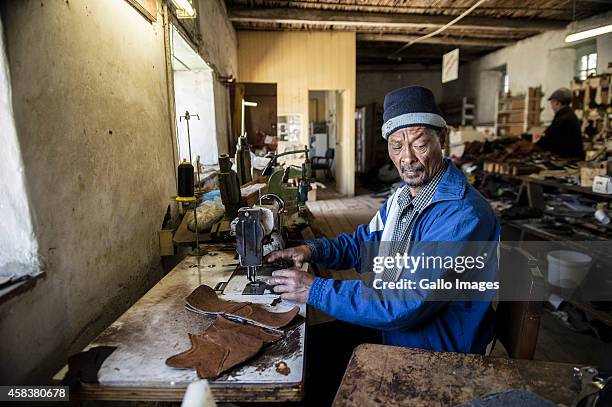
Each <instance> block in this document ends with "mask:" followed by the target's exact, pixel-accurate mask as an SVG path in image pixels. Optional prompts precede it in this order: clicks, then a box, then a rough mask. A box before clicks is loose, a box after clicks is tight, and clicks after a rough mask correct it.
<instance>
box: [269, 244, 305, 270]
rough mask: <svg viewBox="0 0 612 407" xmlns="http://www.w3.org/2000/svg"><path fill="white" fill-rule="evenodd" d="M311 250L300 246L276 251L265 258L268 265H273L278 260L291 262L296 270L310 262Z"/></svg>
mask: <svg viewBox="0 0 612 407" xmlns="http://www.w3.org/2000/svg"><path fill="white" fill-rule="evenodd" d="M311 256H312V249H311V248H310V246H308V245H305V244H303V245H300V246H297V247H292V248H290V249H285V250H277V251H275V252H272V253H270V254H269V255H267V256H266V259H265V260H266V261H267V262H268V263H273V262H275V261H278V260H292V261H293V265H294V266H295V267H297V268H300V267H302V264H304V262H306V261H308V260H310V257H311Z"/></svg>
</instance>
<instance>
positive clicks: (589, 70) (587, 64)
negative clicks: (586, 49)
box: [578, 52, 597, 79]
mask: <svg viewBox="0 0 612 407" xmlns="http://www.w3.org/2000/svg"><path fill="white" fill-rule="evenodd" d="M595 73H597V53H596V52H593V53H590V54H587V55H582V56H581V57H580V61H579V67H578V78H580V79H586V78H587V77H588V76H589V75H593V74H595Z"/></svg>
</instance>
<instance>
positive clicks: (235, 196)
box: [217, 154, 240, 219]
mask: <svg viewBox="0 0 612 407" xmlns="http://www.w3.org/2000/svg"><path fill="white" fill-rule="evenodd" d="M217 177H218V179H219V192H220V193H221V202H223V206H225V216H226V217H227V218H229V219H235V218H236V216H238V209H239V208H240V184H239V181H238V175H237V174H236V171H234V170H232V162H231V161H230V158H229V155H227V154H221V155H220V156H219V171H218V172H217Z"/></svg>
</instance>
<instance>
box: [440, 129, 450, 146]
mask: <svg viewBox="0 0 612 407" xmlns="http://www.w3.org/2000/svg"><path fill="white" fill-rule="evenodd" d="M438 137H439V139H440V147H442V149H444V148H445V147H446V141H447V139H448V127H444V128H443V129H442V130H440V131H439V132H438Z"/></svg>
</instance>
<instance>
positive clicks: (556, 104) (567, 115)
mask: <svg viewBox="0 0 612 407" xmlns="http://www.w3.org/2000/svg"><path fill="white" fill-rule="evenodd" d="M548 100H549V101H550V107H551V108H552V110H553V112H555V117H553V121H552V123H550V126H548V128H547V129H546V131H545V132H544V135H543V136H542V138H540V139H539V140H537V145H538V146H540V147H541V148H542V149H544V150H548V151H550V152H551V153H553V154H556V155H558V156H560V157H566V158H578V159H580V160H584V148H583V145H582V131H581V130H580V120H578V118H577V117H576V114H575V113H574V111H573V110H572V108H571V107H570V103H571V101H572V91H571V90H569V89H568V88H559V89H557V90H556V91H554V92H553V93H552V95H550V97H549V98H548Z"/></svg>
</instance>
